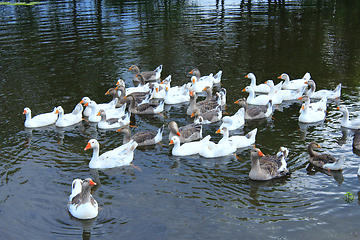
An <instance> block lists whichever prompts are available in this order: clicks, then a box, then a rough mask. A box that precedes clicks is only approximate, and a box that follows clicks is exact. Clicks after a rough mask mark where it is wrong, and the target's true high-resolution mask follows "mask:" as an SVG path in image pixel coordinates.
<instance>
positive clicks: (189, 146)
mask: <svg viewBox="0 0 360 240" xmlns="http://www.w3.org/2000/svg"><path fill="white" fill-rule="evenodd" d="M207 138H210V135H208V136H207ZM207 138H204V139H202V140H200V141H194V142H187V143H183V144H182V145H180V139H179V137H178V136H173V137H172V138H171V140H170V143H169V145H171V144H174V147H173V149H172V150H171V153H172V155H174V156H189V155H194V154H198V153H199V152H200V150H201V148H202V146H203V142H204V141H207Z"/></svg>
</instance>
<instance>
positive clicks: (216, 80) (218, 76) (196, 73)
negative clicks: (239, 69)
mask: <svg viewBox="0 0 360 240" xmlns="http://www.w3.org/2000/svg"><path fill="white" fill-rule="evenodd" d="M189 73H190V74H193V75H194V76H195V77H196V78H197V79H199V80H200V81H210V82H212V83H213V84H217V83H220V82H221V76H222V71H221V70H220V71H219V72H217V73H216V74H215V75H213V74H212V73H211V74H209V75H208V76H201V73H200V70H199V69H197V68H195V69H193V70H191V71H190V72H189Z"/></svg>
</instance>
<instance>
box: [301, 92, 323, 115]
mask: <svg viewBox="0 0 360 240" xmlns="http://www.w3.org/2000/svg"><path fill="white" fill-rule="evenodd" d="M298 99H299V100H303V101H304V102H306V103H307V105H309V107H310V108H312V109H314V110H323V111H325V112H326V109H327V97H326V96H324V97H323V98H322V99H321V100H320V101H318V102H313V103H310V98H309V97H308V96H306V95H304V96H301V97H299V98H298ZM301 112H302V108H301V109H300V113H301Z"/></svg>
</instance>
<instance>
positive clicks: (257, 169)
mask: <svg viewBox="0 0 360 240" xmlns="http://www.w3.org/2000/svg"><path fill="white" fill-rule="evenodd" d="M250 158H251V170H250V173H249V178H250V179H252V180H261V181H264V180H270V179H273V178H279V177H283V176H287V175H290V172H289V171H288V170H287V169H286V167H285V168H284V167H283V161H282V159H283V158H282V157H280V156H277V155H276V156H269V155H268V156H265V155H264V154H263V153H262V152H261V150H260V149H258V148H254V149H253V150H252V151H251V155H250Z"/></svg>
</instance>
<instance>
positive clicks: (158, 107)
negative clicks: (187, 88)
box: [125, 95, 164, 114]
mask: <svg viewBox="0 0 360 240" xmlns="http://www.w3.org/2000/svg"><path fill="white" fill-rule="evenodd" d="M125 98H127V99H129V100H130V106H129V110H130V112H131V113H133V114H156V113H159V112H162V111H163V110H164V100H161V101H160V102H159V103H143V104H140V105H138V106H136V105H135V102H136V98H135V96H132V95H129V96H126V97H125Z"/></svg>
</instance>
